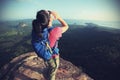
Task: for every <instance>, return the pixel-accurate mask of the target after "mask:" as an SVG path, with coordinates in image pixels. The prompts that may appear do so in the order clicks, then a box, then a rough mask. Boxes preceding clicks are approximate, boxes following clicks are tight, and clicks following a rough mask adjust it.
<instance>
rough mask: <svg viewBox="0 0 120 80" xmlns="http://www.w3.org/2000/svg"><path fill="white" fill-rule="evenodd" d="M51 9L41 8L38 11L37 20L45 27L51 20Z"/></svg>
mask: <svg viewBox="0 0 120 80" xmlns="http://www.w3.org/2000/svg"><path fill="white" fill-rule="evenodd" d="M49 12H50V11H46V10H40V11H38V12H37V15H36V20H37V21H38V22H39V23H40V24H41V25H42V26H44V27H46V26H48V24H49V21H50V13H49Z"/></svg>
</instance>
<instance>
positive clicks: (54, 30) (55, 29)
mask: <svg viewBox="0 0 120 80" xmlns="http://www.w3.org/2000/svg"><path fill="white" fill-rule="evenodd" d="M50 34H56V35H57V34H58V35H59V34H62V28H61V27H53V28H52V30H51V31H50Z"/></svg>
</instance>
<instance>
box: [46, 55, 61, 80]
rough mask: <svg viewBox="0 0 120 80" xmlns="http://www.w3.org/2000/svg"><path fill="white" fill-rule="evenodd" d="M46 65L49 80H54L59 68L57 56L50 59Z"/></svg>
mask: <svg viewBox="0 0 120 80" xmlns="http://www.w3.org/2000/svg"><path fill="white" fill-rule="evenodd" d="M47 63H48V66H49V80H55V76H56V72H57V70H58V67H59V55H57V56H56V57H55V58H52V59H50V60H49V61H48V62H47Z"/></svg>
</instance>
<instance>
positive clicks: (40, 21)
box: [32, 10, 50, 37]
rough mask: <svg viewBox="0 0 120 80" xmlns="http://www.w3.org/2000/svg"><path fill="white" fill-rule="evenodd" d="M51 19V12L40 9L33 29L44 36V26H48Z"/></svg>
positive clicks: (33, 23)
mask: <svg viewBox="0 0 120 80" xmlns="http://www.w3.org/2000/svg"><path fill="white" fill-rule="evenodd" d="M49 21H50V14H49V13H47V11H45V10H40V11H38V12H37V15H36V19H35V20H33V22H32V27H33V31H34V32H35V33H36V34H37V35H38V36H39V37H42V35H41V33H42V31H43V30H44V28H47V27H48V24H49Z"/></svg>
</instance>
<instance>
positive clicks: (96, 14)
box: [0, 0, 120, 21]
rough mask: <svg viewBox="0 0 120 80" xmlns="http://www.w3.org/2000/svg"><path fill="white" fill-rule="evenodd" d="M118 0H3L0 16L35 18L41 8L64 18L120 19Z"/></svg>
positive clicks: (10, 18)
mask: <svg viewBox="0 0 120 80" xmlns="http://www.w3.org/2000/svg"><path fill="white" fill-rule="evenodd" d="M119 2H120V1H119V0H118V1H117V0H1V2H0V5H1V6H0V7H1V8H0V9H1V10H0V11H1V12H0V17H1V19H6V20H16V19H26V18H35V15H36V12H37V11H39V10H41V9H46V10H54V11H57V12H58V13H59V14H60V15H61V16H62V17H63V18H69V19H84V20H101V21H120V15H119V13H120V10H119V6H117V5H119V4H117V3H119Z"/></svg>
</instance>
